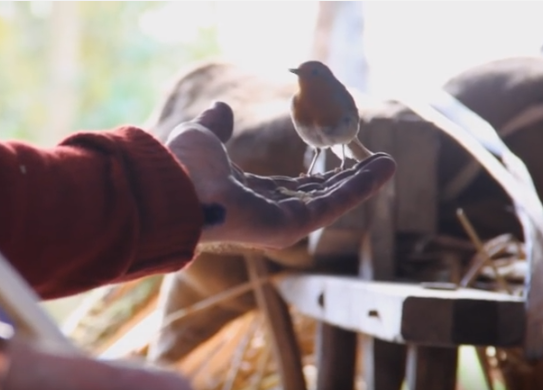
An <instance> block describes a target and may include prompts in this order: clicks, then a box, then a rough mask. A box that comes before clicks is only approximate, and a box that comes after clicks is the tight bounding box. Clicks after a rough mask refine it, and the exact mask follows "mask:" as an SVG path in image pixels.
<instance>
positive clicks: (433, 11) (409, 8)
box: [0, 1, 543, 366]
mask: <svg viewBox="0 0 543 390" xmlns="http://www.w3.org/2000/svg"><path fill="white" fill-rule="evenodd" d="M318 7H319V2H317V1H299V2H279V1H273V2H256V1H253V2H230V1H211V2H206V1H198V2H183V1H177V2H161V1H149V2H145V1H143V2H50V1H39V2H37V1H36V2H32V1H31V2H11V1H3V2H0V69H1V70H2V72H1V73H0V91H1V93H0V139H2V140H8V139H20V140H26V141H29V142H32V143H34V144H38V145H42V146H51V145H54V144H55V143H57V142H58V141H59V140H60V139H61V138H62V137H64V136H66V135H68V134H69V133H71V132H74V131H76V130H101V129H107V128H111V127H114V126H117V125H121V124H135V125H143V124H144V123H145V121H146V119H147V118H148V117H149V116H150V115H151V113H152V111H153V109H154V108H155V106H156V104H157V103H158V101H159V99H160V98H161V97H162V95H163V93H164V92H165V89H166V88H167V87H168V86H169V85H170V83H171V82H172V81H173V80H174V78H175V75H176V73H177V72H178V71H179V70H180V69H181V68H183V67H184V66H187V65H190V64H192V63H194V62H197V61H202V60H209V59H225V60H229V61H233V62H237V63H240V64H242V65H243V66H246V67H250V68H255V69H258V70H259V71H261V72H266V73H267V74H268V75H269V77H277V78H278V79H281V78H288V77H291V76H292V75H291V74H289V73H288V72H287V71H286V70H287V68H289V67H292V66H296V65H297V64H299V63H300V62H302V61H305V60H307V59H308V56H309V53H311V52H312V45H313V44H314V37H315V25H316V22H317V15H318ZM353 10H354V11H356V12H359V13H362V15H363V21H364V22H363V26H362V31H363V36H362V37H361V38H360V43H361V44H360V45H359V43H358V41H357V39H359V38H353V43H351V42H341V41H338V47H337V48H336V49H337V50H342V51H343V52H349V51H353V49H352V48H353V46H354V47H356V48H357V51H358V52H357V53H353V56H352V57H353V61H361V63H360V67H359V69H362V68H363V69H364V71H365V78H364V79H363V80H364V82H363V83H361V84H360V85H356V87H358V88H359V89H361V90H363V91H364V92H368V93H371V94H375V95H378V96H387V95H389V94H392V93H394V92H395V91H399V90H409V92H410V93H411V94H416V93H417V91H419V90H423V89H426V88H431V87H439V86H440V85H441V84H442V83H444V82H445V81H446V80H447V79H449V78H450V77H452V76H453V75H455V74H456V73H459V72H461V71H462V70H464V69H466V68H469V67H471V66H474V65H477V64H480V63H483V62H487V61H490V60H493V59H498V58H503V57H507V56H517V55H541V53H542V52H541V49H542V46H543V23H541V15H543V2H521V1H514V2H513V1H510V2H458V1H451V2H445V1H434V2H415V1H398V2H393V1H379V2H377V1H363V2H355V3H353V6H352V7H351V12H353ZM348 17H349V15H345V18H348ZM352 26H353V25H352V24H349V23H346V24H345V28H352ZM360 53H361V54H360ZM346 57H347V58H348V55H347V56H345V55H343V56H341V58H346ZM361 58H362V59H361ZM329 65H330V66H331V68H332V69H333V70H334V71H337V73H339V76H340V78H341V76H342V75H345V74H346V73H348V69H349V68H352V67H349V66H346V65H345V64H342V63H337V64H333V63H332V64H329ZM359 79H360V78H359ZM80 298H81V297H73V298H69V299H63V300H58V301H54V302H48V303H47V304H46V307H47V309H48V310H49V311H50V312H51V313H52V314H53V316H54V317H55V319H56V320H57V321H59V322H61V321H62V320H63V319H64V318H65V317H66V316H67V315H68V314H69V312H70V310H71V309H72V308H73V307H75V305H77V303H78V302H79V301H80ZM470 358H471V357H468V358H466V359H470ZM468 366H469V364H468Z"/></svg>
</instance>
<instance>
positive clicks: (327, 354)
mask: <svg viewBox="0 0 543 390" xmlns="http://www.w3.org/2000/svg"><path fill="white" fill-rule="evenodd" d="M356 339H357V334H356V333H355V332H351V331H348V330H345V329H341V328H337V327H335V326H332V325H329V324H327V323H324V322H320V323H319V324H318V327H317V337H316V340H317V345H316V350H317V351H318V352H319V353H318V354H317V367H319V370H318V371H317V390H353V386H354V376H355V373H356V348H353V346H356Z"/></svg>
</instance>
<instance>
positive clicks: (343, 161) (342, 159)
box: [339, 144, 345, 171]
mask: <svg viewBox="0 0 543 390" xmlns="http://www.w3.org/2000/svg"><path fill="white" fill-rule="evenodd" d="M344 169H345V144H342V145H341V165H340V166H339V170H340V171H342V170H344Z"/></svg>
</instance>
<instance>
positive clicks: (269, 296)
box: [245, 253, 307, 390]
mask: <svg viewBox="0 0 543 390" xmlns="http://www.w3.org/2000/svg"><path fill="white" fill-rule="evenodd" d="M245 262H246V264H247V270H248V273H249V278H250V280H251V281H255V282H256V281H257V280H258V279H261V278H266V277H268V276H269V275H270V273H269V270H268V263H267V262H266V260H265V259H264V257H263V256H261V255H258V254H254V253H248V254H246V255H245ZM254 293H255V296H256V300H257V303H258V307H259V308H260V310H261V311H262V312H263V313H264V316H265V319H266V325H267V328H268V331H269V335H270V339H271V340H272V350H273V353H274V355H275V361H276V364H277V367H278V369H279V373H280V376H281V384H282V386H281V387H282V388H283V389H284V390H305V389H306V388H307V385H306V383H305V377H304V375H303V369H302V358H301V352H300V348H299V345H298V341H297V339H296V333H295V332H294V326H293V324H292V318H291V316H290V312H289V309H288V306H287V305H286V304H285V302H284V301H283V299H282V298H281V296H280V295H279V294H278V293H277V291H276V290H275V288H274V287H273V286H272V285H270V284H260V283H258V284H257V283H255V287H254Z"/></svg>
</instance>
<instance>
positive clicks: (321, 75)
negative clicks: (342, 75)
mask: <svg viewBox="0 0 543 390" xmlns="http://www.w3.org/2000/svg"><path fill="white" fill-rule="evenodd" d="M289 71H290V72H292V73H294V74H295V75H297V76H298V82H299V84H300V87H301V88H304V87H310V86H312V85H318V84H321V83H322V82H326V83H328V82H334V81H336V78H335V77H334V74H333V73H332V71H331V70H330V68H328V67H327V66H326V65H325V64H323V63H322V62H320V61H306V62H304V63H302V64H301V65H300V66H298V67H297V68H291V69H289Z"/></svg>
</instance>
